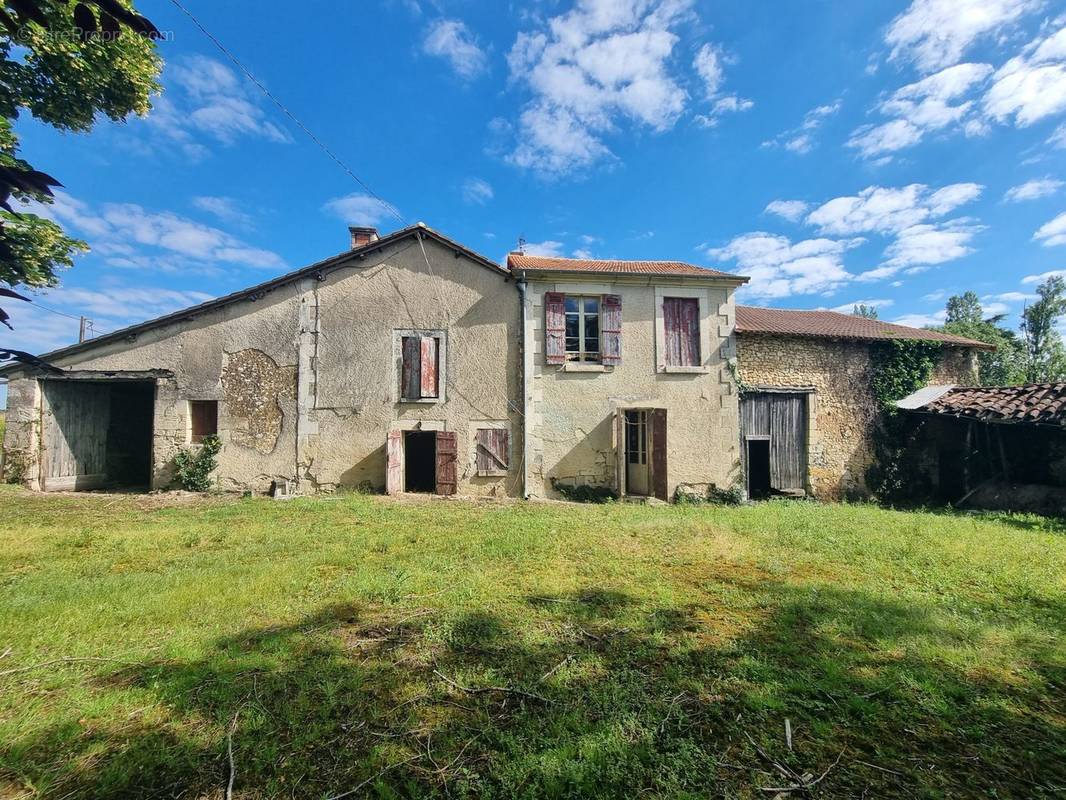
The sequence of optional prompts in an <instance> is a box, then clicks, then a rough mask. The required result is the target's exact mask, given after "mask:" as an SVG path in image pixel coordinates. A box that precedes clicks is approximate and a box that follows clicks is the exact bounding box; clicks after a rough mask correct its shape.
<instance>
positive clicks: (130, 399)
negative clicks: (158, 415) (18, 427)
mask: <svg viewBox="0 0 1066 800" xmlns="http://www.w3.org/2000/svg"><path fill="white" fill-rule="evenodd" d="M41 383H42V393H43V395H44V401H43V405H42V409H41V410H42V415H41V416H42V420H41V422H42V436H41V451H42V452H41V462H40V468H41V488H43V489H44V490H45V491H50V490H51V491H63V490H66V491H71V490H84V489H102V488H109V489H134V490H136V489H147V488H149V487H150V486H151V482H152V433H153V416H154V411H155V382H154V381H148V380H111V381H104V380H44V381H42V382H41Z"/></svg>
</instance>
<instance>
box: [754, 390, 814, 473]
mask: <svg viewBox="0 0 1066 800" xmlns="http://www.w3.org/2000/svg"><path fill="white" fill-rule="evenodd" d="M740 435H741V439H742V441H743V442H744V446H743V447H742V448H741V452H742V453H743V457H744V471H745V473H747V472H748V471H749V466H748V463H747V462H748V447H747V442H748V441H751V440H759V441H761V440H769V443H770V444H769V457H770V487H771V488H772V489H773V490H775V491H779V492H796V491H805V490H806V488H807V393H806V392H749V393H747V394H745V395H744V396H743V397H742V398H741V401H740Z"/></svg>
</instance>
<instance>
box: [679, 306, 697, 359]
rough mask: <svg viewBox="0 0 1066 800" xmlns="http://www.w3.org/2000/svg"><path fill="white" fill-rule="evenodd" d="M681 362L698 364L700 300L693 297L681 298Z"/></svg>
mask: <svg viewBox="0 0 1066 800" xmlns="http://www.w3.org/2000/svg"><path fill="white" fill-rule="evenodd" d="M681 364H682V365H683V366H686V367H698V366H699V365H700V301H699V300H697V299H696V298H694V297H686V298H682V299H681Z"/></svg>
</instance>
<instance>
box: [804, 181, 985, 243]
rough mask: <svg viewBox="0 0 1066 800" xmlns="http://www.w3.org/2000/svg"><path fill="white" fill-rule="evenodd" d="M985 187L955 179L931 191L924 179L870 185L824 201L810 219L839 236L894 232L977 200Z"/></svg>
mask: <svg viewBox="0 0 1066 800" xmlns="http://www.w3.org/2000/svg"><path fill="white" fill-rule="evenodd" d="M983 188H984V187H982V186H980V185H979V184H976V183H955V184H950V185H948V186H945V187H944V188H942V189H939V190H937V191H935V192H932V193H930V192H929V187H928V186H926V185H924V184H920V183H912V184H910V185H908V186H904V187H902V188H899V189H892V188H884V187H881V186H868V187H867V188H865V189H863V190H862V191H861V192H859V193H858V194H857V195H854V196H847V197H836V198H834V199H832V200H830V201H828V202H826V203H824V204H822V205H821V206H819V207H818V208H816V209H815V210H814V211H812V212H811V213H810V214H809V215H808V216H807V222H808V223H810V224H812V225H817V226H818V227H819V228H821V230H822V232H823V233H828V234H834V235H839V236H850V235H854V234H858V233H871V232H877V233H894V232H899V231H902V230H904V229H905V228H909V227H911V226H913V225H917V224H919V223H921V222H924V221H925V220H927V219H930V218H933V217H939V216H942V215H944V214H947V213H949V212H950V211H953V210H954V209H956V208H958V207H959V206H961V205H963V204H965V203H968V202H970V201H971V200H975V199H976V198H977V197H978V196H980V194H981V190H982V189H983Z"/></svg>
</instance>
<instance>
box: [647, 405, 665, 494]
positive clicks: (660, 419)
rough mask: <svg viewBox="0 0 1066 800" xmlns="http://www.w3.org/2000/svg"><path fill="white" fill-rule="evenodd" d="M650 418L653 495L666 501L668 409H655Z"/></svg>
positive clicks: (650, 413)
mask: <svg viewBox="0 0 1066 800" xmlns="http://www.w3.org/2000/svg"><path fill="white" fill-rule="evenodd" d="M648 417H649V422H650V424H651V489H652V494H654V495H655V496H656V497H658V498H659V499H660V500H666V499H668V498H667V494H666V409H665V408H653V409H652V410H651V411H649V412H648Z"/></svg>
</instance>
